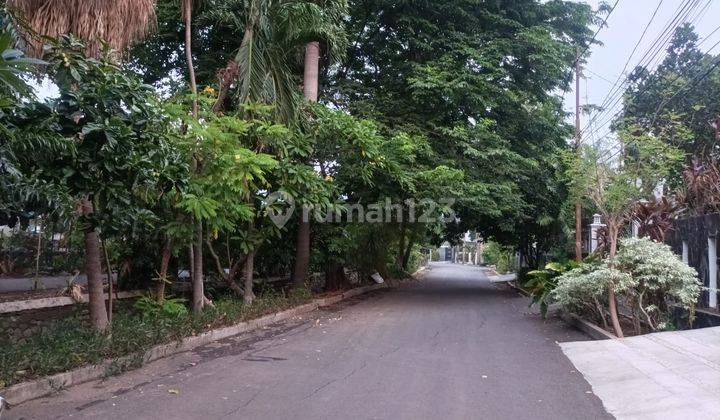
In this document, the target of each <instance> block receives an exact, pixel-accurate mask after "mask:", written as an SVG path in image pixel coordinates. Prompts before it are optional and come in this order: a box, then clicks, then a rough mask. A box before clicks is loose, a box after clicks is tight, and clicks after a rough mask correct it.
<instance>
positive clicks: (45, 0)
mask: <svg viewBox="0 0 720 420" xmlns="http://www.w3.org/2000/svg"><path fill="white" fill-rule="evenodd" d="M7 5H8V7H9V8H10V10H12V11H13V12H14V15H15V16H16V17H17V18H18V19H19V20H20V22H21V23H22V24H21V25H19V26H20V28H19V29H20V32H21V33H22V35H23V37H24V38H25V42H26V43H27V46H28V48H27V50H28V54H30V55H32V56H35V57H39V56H41V55H42V53H43V39H42V37H43V36H48V37H53V38H55V37H57V36H58V35H62V34H70V33H71V34H74V35H75V36H77V37H78V38H80V39H81V40H82V41H83V42H84V43H85V45H86V47H87V54H88V55H89V56H92V57H96V56H98V54H99V53H100V50H101V47H102V41H105V42H107V43H108V45H109V46H110V47H111V48H112V49H114V50H117V51H123V50H124V49H125V48H127V47H129V46H131V45H132V44H134V43H135V42H137V41H139V40H141V39H143V38H144V37H145V36H147V35H148V33H149V32H150V31H152V30H153V29H154V27H155V23H156V22H155V1H154V0H114V1H76V0H7Z"/></svg>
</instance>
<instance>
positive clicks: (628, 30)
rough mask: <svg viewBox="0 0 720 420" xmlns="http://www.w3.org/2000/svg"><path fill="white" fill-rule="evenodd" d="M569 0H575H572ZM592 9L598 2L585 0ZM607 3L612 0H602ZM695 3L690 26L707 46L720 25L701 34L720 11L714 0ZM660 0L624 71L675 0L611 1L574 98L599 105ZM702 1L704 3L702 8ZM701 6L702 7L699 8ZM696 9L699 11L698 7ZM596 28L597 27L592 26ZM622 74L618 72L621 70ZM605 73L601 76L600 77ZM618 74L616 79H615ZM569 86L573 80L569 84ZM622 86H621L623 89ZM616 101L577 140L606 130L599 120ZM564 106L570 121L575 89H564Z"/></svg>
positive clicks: (655, 34) (715, 23) (652, 36)
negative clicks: (655, 12)
mask: <svg viewBox="0 0 720 420" xmlns="http://www.w3.org/2000/svg"><path fill="white" fill-rule="evenodd" d="M573 1H575V0H573ZM583 2H584V3H589V4H590V5H591V6H592V7H593V8H594V9H596V8H597V7H598V4H599V3H600V1H599V0H586V1H583ZM606 2H607V3H610V4H611V5H612V4H613V3H614V0H606ZM697 3H698V5H697V7H696V8H695V9H693V12H692V13H690V15H689V19H688V20H690V21H693V20H694V26H695V32H696V33H697V34H698V35H699V37H700V42H702V44H701V45H700V49H701V50H703V51H706V52H707V51H708V50H709V49H710V48H711V47H712V46H713V45H714V44H715V43H716V42H718V41H720V30H719V31H717V32H715V33H714V34H712V35H711V36H710V37H708V38H707V39H706V40H704V39H703V38H705V37H707V36H708V35H710V34H711V33H712V32H713V31H714V30H715V29H716V28H718V26H720V22H719V21H718V19H717V17H718V16H720V0H701V1H697ZM658 4H660V8H659V9H658V12H657V15H656V16H655V19H654V20H653V22H652V24H650V26H649V27H648V30H647V33H646V34H645V37H644V38H643V40H642V42H641V43H640V44H639V46H638V48H637V51H636V52H635V54H634V55H633V57H632V59H631V60H630V63H629V64H628V67H627V70H626V72H625V74H627V73H629V72H631V71H632V70H633V69H634V68H635V65H636V64H638V62H639V61H640V59H641V58H642V57H643V55H644V54H645V52H646V51H648V49H649V48H650V47H651V45H652V44H653V42H655V40H656V39H657V38H658V36H659V35H660V34H661V33H662V32H663V29H664V28H665V27H666V25H667V24H668V23H669V22H670V21H672V19H673V18H674V16H675V14H676V12H677V10H678V8H679V6H680V5H681V4H682V1H681V0H662V1H661V0H620V1H619V3H618V5H617V7H616V8H615V10H614V11H613V13H612V14H611V15H610V17H609V18H608V20H607V26H606V27H605V28H603V29H602V30H601V31H600V33H599V34H598V37H597V39H598V40H599V41H601V42H602V43H603V45H595V46H593V47H591V53H592V55H591V56H590V57H589V58H588V59H587V63H586V65H585V70H584V71H583V76H584V79H581V80H580V102H581V104H585V103H589V104H594V105H600V104H601V103H602V102H603V99H604V98H605V97H606V95H607V94H608V93H609V91H610V90H611V88H612V85H613V83H614V82H615V80H616V79H617V78H618V77H619V76H620V73H621V71H622V69H623V66H624V65H625V62H626V61H627V59H628V57H629V56H630V54H631V53H632V51H633V48H634V47H635V44H636V43H637V42H638V40H639V39H640V38H641V35H642V32H643V30H644V29H645V26H646V25H647V23H648V22H649V21H650V18H651V16H652V14H653V12H654V11H655V9H656V8H657V7H658ZM706 5H707V8H706V9H705V7H706ZM703 10H704V11H703ZM701 11H702V14H701V13H700V12H701ZM594 29H597V28H594ZM667 45H668V44H667V43H664V44H663V49H662V53H661V54H659V55H658V56H657V57H656V58H655V59H654V60H652V63H653V65H652V66H651V67H655V66H656V65H657V64H658V63H659V62H660V61H661V60H662V58H663V57H664V56H665V49H666V47H667ZM711 52H713V53H714V54H718V53H720V45H718V46H717V47H715V48H714V49H713V50H712V51H711ZM623 76H624V75H623ZM604 79H607V80H604ZM622 80H624V79H621V82H622ZM573 89H574V84H573ZM623 90H624V89H623ZM620 107H621V101H620V102H618V104H617V105H616V106H615V107H614V108H613V111H612V112H609V113H607V114H603V115H601V116H600V117H598V118H597V119H596V125H595V126H594V127H592V128H591V129H589V130H587V133H586V134H585V133H584V134H583V141H590V142H592V141H593V140H596V141H597V140H598V137H600V136H602V135H604V134H605V133H607V131H608V128H607V124H606V125H603V126H600V125H597V123H601V122H603V121H605V120H606V119H607V118H609V116H610V115H612V114H614V113H615V112H616V111H617V110H619V109H620ZM565 110H566V111H567V112H569V113H572V115H573V116H571V117H569V118H568V120H569V121H570V120H572V121H574V112H575V92H574V91H569V92H566V94H565ZM588 120H589V118H588V117H587V116H586V115H582V116H581V122H580V127H581V128H585V127H586V124H587V123H588Z"/></svg>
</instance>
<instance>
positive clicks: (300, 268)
mask: <svg viewBox="0 0 720 420" xmlns="http://www.w3.org/2000/svg"><path fill="white" fill-rule="evenodd" d="M309 267H310V221H309V220H302V215H300V225H299V226H298V232H297V241H296V242H295V267H294V271H293V287H294V288H296V289H298V288H301V287H304V286H305V282H306V280H307V272H308V269H309Z"/></svg>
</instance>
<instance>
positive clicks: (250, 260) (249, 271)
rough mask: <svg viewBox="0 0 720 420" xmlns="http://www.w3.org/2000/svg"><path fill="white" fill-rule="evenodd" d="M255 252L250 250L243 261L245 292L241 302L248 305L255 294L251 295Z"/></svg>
mask: <svg viewBox="0 0 720 420" xmlns="http://www.w3.org/2000/svg"><path fill="white" fill-rule="evenodd" d="M256 252H257V251H255V250H252V251H250V253H249V254H248V255H247V258H246V259H245V287H244V289H245V291H244V293H243V302H245V304H247V305H250V304H252V303H253V301H254V300H255V293H253V275H254V271H255V253H256Z"/></svg>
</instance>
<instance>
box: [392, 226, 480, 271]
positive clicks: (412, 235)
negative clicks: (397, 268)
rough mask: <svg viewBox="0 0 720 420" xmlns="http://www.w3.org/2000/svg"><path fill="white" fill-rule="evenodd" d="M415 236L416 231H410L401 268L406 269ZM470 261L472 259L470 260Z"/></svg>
mask: <svg viewBox="0 0 720 420" xmlns="http://www.w3.org/2000/svg"><path fill="white" fill-rule="evenodd" d="M415 237H416V233H415V232H414V231H411V232H410V236H408V242H407V246H406V247H405V253H404V254H403V259H402V266H401V267H402V269H403V270H405V271H407V269H408V264H409V263H410V254H411V253H412V249H413V246H415ZM471 263H472V261H471Z"/></svg>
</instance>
